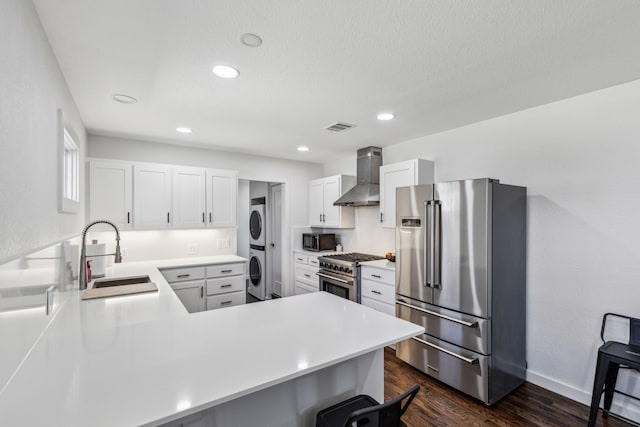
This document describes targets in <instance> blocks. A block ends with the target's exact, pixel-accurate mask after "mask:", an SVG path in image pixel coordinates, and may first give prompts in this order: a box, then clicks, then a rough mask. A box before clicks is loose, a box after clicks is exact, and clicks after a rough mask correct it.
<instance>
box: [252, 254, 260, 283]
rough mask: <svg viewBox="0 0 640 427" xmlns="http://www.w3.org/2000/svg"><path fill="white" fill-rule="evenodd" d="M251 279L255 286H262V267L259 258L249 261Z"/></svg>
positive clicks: (255, 257) (254, 257)
mask: <svg viewBox="0 0 640 427" xmlns="http://www.w3.org/2000/svg"><path fill="white" fill-rule="evenodd" d="M249 278H250V279H251V284H252V285H253V286H260V282H262V265H260V260H259V259H258V257H257V256H252V257H251V261H249Z"/></svg>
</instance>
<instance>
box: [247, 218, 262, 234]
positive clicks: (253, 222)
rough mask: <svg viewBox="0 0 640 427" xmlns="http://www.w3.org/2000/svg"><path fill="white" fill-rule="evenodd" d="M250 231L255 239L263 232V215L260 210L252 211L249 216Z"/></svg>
mask: <svg viewBox="0 0 640 427" xmlns="http://www.w3.org/2000/svg"><path fill="white" fill-rule="evenodd" d="M249 233H251V238H253V240H258V239H259V238H260V234H262V216H261V215H260V212H258V211H252V212H251V217H250V218H249Z"/></svg>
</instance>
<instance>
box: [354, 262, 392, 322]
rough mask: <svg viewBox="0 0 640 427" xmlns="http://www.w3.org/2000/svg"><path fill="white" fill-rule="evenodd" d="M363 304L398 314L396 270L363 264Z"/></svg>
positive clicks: (361, 271) (390, 313)
mask: <svg viewBox="0 0 640 427" xmlns="http://www.w3.org/2000/svg"><path fill="white" fill-rule="evenodd" d="M360 273H361V276H362V280H361V285H362V289H361V295H362V305H366V306H367V307H371V308H373V309H374V310H378V311H381V312H383V313H387V314H389V315H391V316H395V315H396V286H395V271H393V270H389V269H384V268H378V267H372V266H368V265H366V264H362V267H361V269H360Z"/></svg>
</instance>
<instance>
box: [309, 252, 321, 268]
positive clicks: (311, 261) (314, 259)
mask: <svg viewBox="0 0 640 427" xmlns="http://www.w3.org/2000/svg"><path fill="white" fill-rule="evenodd" d="M307 258H308V260H309V265H310V266H312V267H316V268H320V261H318V257H317V256H316V255H308V256H307Z"/></svg>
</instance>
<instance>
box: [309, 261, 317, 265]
mask: <svg viewBox="0 0 640 427" xmlns="http://www.w3.org/2000/svg"><path fill="white" fill-rule="evenodd" d="M309 264H316V265H317V264H318V261H309Z"/></svg>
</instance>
